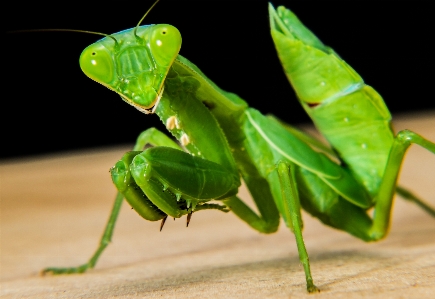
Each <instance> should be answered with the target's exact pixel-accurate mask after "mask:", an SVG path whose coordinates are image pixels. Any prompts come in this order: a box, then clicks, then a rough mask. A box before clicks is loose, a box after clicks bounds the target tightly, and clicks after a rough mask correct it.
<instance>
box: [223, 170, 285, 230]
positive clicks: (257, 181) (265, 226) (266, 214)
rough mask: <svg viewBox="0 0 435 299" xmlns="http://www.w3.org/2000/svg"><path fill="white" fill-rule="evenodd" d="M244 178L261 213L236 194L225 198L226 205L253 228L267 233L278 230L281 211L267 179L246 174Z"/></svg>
mask: <svg viewBox="0 0 435 299" xmlns="http://www.w3.org/2000/svg"><path fill="white" fill-rule="evenodd" d="M244 180H245V183H246V185H247V187H248V189H249V192H250V193H251V196H252V198H253V200H254V202H255V204H256V206H257V209H258V211H259V213H260V215H257V214H256V213H255V212H254V211H253V210H252V209H251V208H250V207H248V206H247V205H246V204H245V203H244V202H243V201H242V200H240V199H239V198H238V197H236V196H233V197H231V198H229V199H226V200H224V203H225V205H226V206H227V207H229V208H230V209H231V211H232V212H233V213H234V214H236V215H237V216H238V217H239V218H240V219H242V220H243V221H245V222H246V223H247V224H248V225H249V226H251V227H252V228H253V229H255V230H257V231H259V232H261V233H265V234H270V233H274V232H276V231H277V229H278V226H279V213H278V210H277V208H276V206H275V205H274V201H273V197H272V194H271V193H270V189H269V185H268V183H267V181H266V180H264V179H262V178H252V177H246V176H244Z"/></svg>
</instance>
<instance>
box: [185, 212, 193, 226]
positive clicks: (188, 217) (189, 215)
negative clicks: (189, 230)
mask: <svg viewBox="0 0 435 299" xmlns="http://www.w3.org/2000/svg"><path fill="white" fill-rule="evenodd" d="M192 213H193V212H190V213H189V214H187V222H186V227H189V223H190V219H191V218H192Z"/></svg>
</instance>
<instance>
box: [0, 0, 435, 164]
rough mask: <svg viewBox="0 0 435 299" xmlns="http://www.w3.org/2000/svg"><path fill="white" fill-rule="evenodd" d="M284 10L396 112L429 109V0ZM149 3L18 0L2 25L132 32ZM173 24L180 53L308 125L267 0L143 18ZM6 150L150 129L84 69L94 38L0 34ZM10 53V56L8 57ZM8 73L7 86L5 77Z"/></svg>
mask: <svg viewBox="0 0 435 299" xmlns="http://www.w3.org/2000/svg"><path fill="white" fill-rule="evenodd" d="M273 4H274V5H275V6H278V5H283V4H285V5H286V6H287V7H289V8H291V9H292V10H293V11H294V12H295V13H296V14H297V15H298V16H299V18H300V19H301V20H302V21H303V22H304V24H305V25H307V26H308V27H309V28H310V29H311V30H312V31H313V32H314V33H315V34H316V35H317V36H318V37H319V38H320V39H321V40H322V41H323V42H324V43H325V44H327V45H329V46H331V47H333V48H334V49H335V50H336V51H337V53H339V54H340V55H341V57H342V58H343V59H345V60H346V61H347V62H348V63H349V64H350V65H351V66H352V67H353V68H354V69H355V70H356V71H357V72H359V73H360V74H361V76H362V77H363V78H364V79H365V81H366V83H367V84H369V85H371V86H373V87H374V88H376V89H377V90H378V91H379V92H380V94H381V95H382V96H383V97H384V99H385V101H386V103H387V105H388V106H389V108H390V109H391V111H392V112H393V114H398V113H402V112H410V111H421V110H428V109H434V108H435V100H434V96H433V94H432V92H431V90H432V89H433V86H434V83H433V79H434V76H433V68H434V62H433V54H432V52H433V49H434V48H433V46H430V45H429V44H430V43H432V42H433V29H434V21H433V20H434V16H433V10H432V9H431V6H430V2H429V1H427V2H418V1H403V2H402V1H376V2H375V1H321V2H320V1H317V2H316V1H295V0H292V1H289V0H286V1H284V0H283V1H273ZM151 5H152V1H148V0H143V1H118V2H117V3H115V2H113V3H112V2H110V3H108V2H105V3H104V2H102V1H98V2H96V1H86V3H85V2H77V1H59V2H58V4H53V2H49V3H45V2H43V1H42V2H41V1H34V2H33V3H23V2H19V1H16V3H11V4H10V5H9V6H8V8H7V9H6V8H5V10H4V15H5V18H6V25H7V28H6V31H9V30H18V29H36V28H71V29H82V30H92V31H99V32H104V33H108V34H110V33H115V32H118V31H121V30H124V29H127V28H131V27H134V26H135V25H136V23H137V22H138V21H139V19H140V18H141V17H142V15H143V14H144V13H145V11H146V10H147V9H148V8H149V7H150V6H151ZM155 23H169V24H172V25H174V26H176V27H177V28H178V29H179V30H180V32H181V34H182V37H183V45H182V49H181V52H180V54H181V55H183V56H185V57H186V58H188V59H189V60H191V61H192V62H194V63H195V64H196V65H197V66H198V67H199V68H200V69H201V70H202V71H203V72H204V73H205V74H206V75H207V76H208V77H209V78H210V79H211V80H213V81H214V82H216V83H217V85H219V86H220V87H221V88H223V89H225V90H228V91H232V92H234V93H237V94H238V95H240V96H241V97H242V98H243V99H245V100H246V101H248V103H249V104H250V105H251V106H253V107H256V108H258V109H259V110H261V111H262V112H263V113H273V114H275V115H277V116H278V117H280V118H281V119H283V120H286V121H287V122H289V123H291V124H298V123H301V122H308V121H309V120H308V118H307V117H306V115H305V113H304V111H303V110H302V108H300V107H299V104H298V103H297V101H296V99H295V98H294V93H293V91H292V89H291V88H290V86H289V84H288V83H287V80H286V78H285V76H284V74H283V72H282V69H281V66H280V64H279V62H278V59H277V57H276V53H275V50H274V48H273V43H272V40H271V37H270V33H269V21H268V12H267V1H188V0H183V1H173V0H161V1H160V3H158V4H157V6H156V7H155V8H154V9H153V11H152V12H151V13H150V14H149V16H147V18H146V19H145V21H144V22H143V24H155ZM4 38H5V39H4V41H3V42H2V45H3V53H5V52H6V53H5V54H3V58H4V61H3V62H4V63H3V65H6V67H4V68H2V70H5V71H3V76H2V78H3V84H2V89H3V93H2V102H1V108H0V109H1V115H2V116H1V122H2V123H1V137H2V140H1V144H2V146H1V151H2V154H1V157H0V158H2V159H5V158H11V157H22V156H29V155H38V154H49V153H53V152H59V151H69V150H75V149H81V148H91V147H99V146H105V145H115V144H125V143H128V144H133V142H134V140H135V139H136V136H137V135H138V134H139V132H141V131H142V130H144V129H146V128H148V127H151V126H156V127H158V128H160V129H162V130H164V127H163V126H162V125H161V124H160V123H159V121H158V119H157V117H156V116H153V115H151V116H145V115H143V114H141V113H140V112H139V111H137V110H136V109H134V108H132V107H131V106H129V105H127V104H125V103H124V102H123V101H121V100H120V98H119V96H118V95H116V94H115V93H114V92H111V91H109V90H108V89H106V88H105V87H103V86H101V85H99V84H96V83H95V82H93V81H92V80H90V79H88V78H87V77H86V76H85V75H84V74H83V73H82V72H81V70H80V67H79V65H78V58H79V56H80V53H81V51H82V50H83V49H84V48H85V47H86V46H87V45H89V44H91V43H92V42H94V41H96V40H98V39H100V37H97V36H93V35H87V34H79V33H68V32H61V33H58V32H44V33H24V34H7V35H6V36H4ZM4 51H5V52H4ZM5 78H6V81H4V80H5Z"/></svg>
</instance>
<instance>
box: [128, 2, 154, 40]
mask: <svg viewBox="0 0 435 299" xmlns="http://www.w3.org/2000/svg"><path fill="white" fill-rule="evenodd" d="M159 1H160V0H157V1H156V2H154V4H153V5H151V7H150V8H149V9H148V10H147V12H146V13H145V14H144V15H143V17H142V19H140V21H139V22H138V23H137V25H136V27H135V28H134V31H133V34H134V35H135V36H136V37H139V36H137V34H136V33H137V29H138V28H139V25H140V24H141V23H142V21H143V20H144V19H145V17H146V16H147V15H148V13H149V12H150V11H151V9H153V7H154V6H156V4H157V3H158V2H159Z"/></svg>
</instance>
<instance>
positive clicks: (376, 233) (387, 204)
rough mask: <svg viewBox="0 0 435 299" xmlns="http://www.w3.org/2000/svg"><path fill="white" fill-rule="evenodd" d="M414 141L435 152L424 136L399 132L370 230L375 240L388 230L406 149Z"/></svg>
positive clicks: (377, 199)
mask: <svg viewBox="0 0 435 299" xmlns="http://www.w3.org/2000/svg"><path fill="white" fill-rule="evenodd" d="M413 143H414V144H418V145H420V146H421V147H423V148H425V149H427V150H429V151H430V152H432V153H434V154H435V143H433V142H431V141H429V140H427V139H425V138H423V137H422V136H420V135H418V134H416V133H414V132H411V131H409V130H403V131H400V132H399V133H398V134H397V136H396V138H395V139H394V143H393V146H392V148H391V151H390V155H389V158H388V162H387V166H386V167H385V174H384V177H383V179H382V183H381V186H380V188H379V193H378V195H377V198H376V205H375V215H374V220H373V226H372V227H371V230H370V235H371V237H372V238H373V239H374V240H378V239H381V238H382V237H384V236H385V234H386V232H387V230H388V226H389V223H390V214H391V213H390V212H391V207H392V203H393V195H394V190H395V185H396V182H397V178H398V175H399V170H400V166H401V164H402V161H403V158H404V155H405V152H406V150H407V149H408V147H409V146H410V145H411V144H413ZM399 192H400V191H399Z"/></svg>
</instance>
